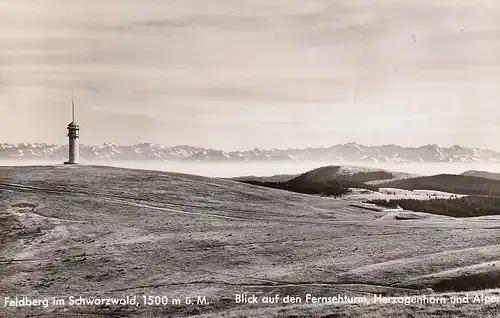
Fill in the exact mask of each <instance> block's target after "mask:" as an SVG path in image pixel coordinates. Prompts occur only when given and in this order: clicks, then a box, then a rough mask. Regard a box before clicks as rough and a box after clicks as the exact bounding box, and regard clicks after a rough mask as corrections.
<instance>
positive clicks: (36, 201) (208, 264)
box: [0, 166, 500, 317]
mask: <svg viewBox="0 0 500 318" xmlns="http://www.w3.org/2000/svg"><path fill="white" fill-rule="evenodd" d="M384 216H385V213H383V212H378V211H369V210H366V209H361V208H356V207H353V206H350V205H349V203H348V202H346V201H342V200H334V199H328V198H320V197H315V196H308V195H302V194H296V193H290V192H286V191H280V190H274V189H267V188H260V187H255V186H251V185H247V184H242V183H238V182H233V181H228V180H222V179H210V178H205V177H199V176H190V175H182V174H175V173H165V172H161V173H160V172H154V171H141V170H130V169H118V168H111V167H98V166H38V167H0V291H1V295H0V296H2V299H0V301H2V303H1V305H0V307H1V308H2V310H5V312H6V313H7V316H8V317H17V316H19V317H25V316H30V315H31V316H44V317H45V316H54V317H60V316H68V317H78V316H81V317H92V316H96V317H102V316H117V317H142V316H161V317H163V316H192V315H201V316H227V317H247V316H256V317H272V316H276V317H300V316H317V317H340V316H352V317H355V316H358V315H368V316H375V317H377V316H380V317H382V316H399V317H414V316H420V315H421V316H439V315H444V316H446V315H449V316H471V317H472V316H474V315H476V316H485V317H486V316H488V315H490V316H491V317H493V316H495V315H500V304H499V303H496V304H489V305H484V304H474V305H473V304H469V305H451V304H447V305H446V306H443V305H425V306H424V305H417V306H406V305H402V306H400V305H373V304H372V305H352V304H349V305H346V304H344V305H331V304H321V305H310V304H301V305H283V304H268V305H266V304H262V303H259V304H253V305H252V304H236V303H235V295H236V294H242V293H245V294H248V295H251V294H255V295H256V296H258V297H259V298H260V297H262V296H274V295H276V294H280V295H282V296H285V295H287V294H288V295H296V296H300V297H305V295H306V294H314V295H318V296H333V295H346V296H366V297H370V296H371V295H373V294H379V293H381V294H384V295H388V296H389V295H392V296H397V295H412V294H416V295H418V294H425V293H429V291H428V290H426V288H433V289H434V291H436V292H441V293H446V292H449V293H454V292H455V293H456V292H461V291H476V290H483V289H487V288H488V289H493V291H490V292H489V293H496V291H495V289H496V288H499V287H500V264H499V263H500V231H499V229H500V217H482V218H474V219H454V218H442V217H433V216H430V217H426V218H419V219H411V220H404V221H401V220H399V221H398V220H395V219H393V218H388V217H384ZM133 295H137V296H141V295H146V296H149V295H152V296H157V295H159V296H163V295H164V296H168V297H169V299H172V298H180V299H182V300H184V299H185V297H194V299H196V297H197V296H206V297H207V301H208V304H193V305H185V304H181V305H167V306H142V305H141V306H127V305H126V306H69V305H68V304H67V303H66V306H49V307H48V308H40V307H31V308H27V307H23V308H15V307H10V306H7V307H5V306H4V299H3V298H4V297H11V298H12V297H15V296H18V297H20V296H29V297H30V298H44V297H54V296H56V297H61V298H64V299H66V300H67V299H68V297H69V296H77V297H78V296H82V297H86V298H89V299H91V298H105V297H108V298H109V297H113V298H119V297H126V296H133ZM384 313H385V314H384Z"/></svg>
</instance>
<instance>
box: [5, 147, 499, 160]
mask: <svg viewBox="0 0 500 318" xmlns="http://www.w3.org/2000/svg"><path fill="white" fill-rule="evenodd" d="M67 153H68V146H67V145H49V144H45V143H20V144H7V143H0V160H6V159H13V160H16V159H17V160H19V159H25V160H26V159H27V160H35V159H46V160H47V159H49V160H61V161H64V160H66V159H67ZM80 158H81V159H82V162H84V161H95V160H129V161H132V160H136V161H137V160H161V161H191V162H193V161H194V162H196V161H211V162H220V161H226V162H227V161H232V162H245V161H252V162H256V161H348V162H375V163H403V162H461V163H497V162H500V153H498V152H495V151H493V150H484V149H478V148H464V147H461V146H458V145H454V146H452V147H449V148H441V147H439V146H437V145H425V146H421V147H402V146H398V145H383V146H364V145H359V144H356V143H347V144H341V145H336V146H331V147H328V148H305V149H269V150H264V149H258V148H255V149H253V150H246V151H232V152H224V151H221V150H214V149H205V148H199V147H192V146H185V145H184V146H175V147H167V146H162V145H157V144H151V143H141V144H136V145H130V146H119V145H115V144H113V143H105V144H103V145H100V146H88V145H80Z"/></svg>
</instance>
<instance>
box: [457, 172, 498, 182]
mask: <svg viewBox="0 0 500 318" xmlns="http://www.w3.org/2000/svg"><path fill="white" fill-rule="evenodd" d="M462 175H464V176H470V177H479V178H486V179H492V180H500V173H493V172H488V171H477V170H469V171H466V172H464V173H462Z"/></svg>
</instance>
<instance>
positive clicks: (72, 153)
mask: <svg viewBox="0 0 500 318" xmlns="http://www.w3.org/2000/svg"><path fill="white" fill-rule="evenodd" d="M71 119H72V121H71V123H69V125H68V135H67V136H68V139H69V160H68V161H66V162H65V164H78V160H79V158H78V157H79V145H78V139H79V138H80V126H78V125H77V124H76V123H75V96H74V93H73V96H72V100H71Z"/></svg>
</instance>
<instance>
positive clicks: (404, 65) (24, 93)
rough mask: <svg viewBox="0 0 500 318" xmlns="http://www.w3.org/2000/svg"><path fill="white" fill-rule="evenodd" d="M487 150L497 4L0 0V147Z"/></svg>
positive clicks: (496, 82) (498, 106)
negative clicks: (353, 145) (76, 140)
mask: <svg viewBox="0 0 500 318" xmlns="http://www.w3.org/2000/svg"><path fill="white" fill-rule="evenodd" d="M72 91H74V95H75V105H76V121H77V123H78V124H79V125H80V126H81V142H82V143H84V144H101V143H105V142H113V143H116V144H134V143H141V142H152V143H158V144H163V145H168V146H175V145H182V144H188V145H194V146H202V147H209V148H217V149H221V150H243V149H253V148H256V147H258V148H289V147H290V148H303V147H328V146H331V145H335V144H340V143H346V142H357V143H360V144H365V145H382V144H400V145H404V146H419V145H423V144H438V145H440V146H451V145H454V144H459V145H462V146H466V147H479V148H490V149H495V150H500V138H499V136H500V1H498V0H470V1H460V0H436V1H421V0H401V1H396V0H372V1H369V0H349V1H347V0H343V1H340V0H106V1H102V0H71V1H70V0H37V1H33V0H0V142H10V143H17V142H46V143H56V144H64V143H66V142H67V140H66V126H67V124H68V123H69V122H70V121H71V118H70V114H71V111H70V106H71V96H72Z"/></svg>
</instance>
